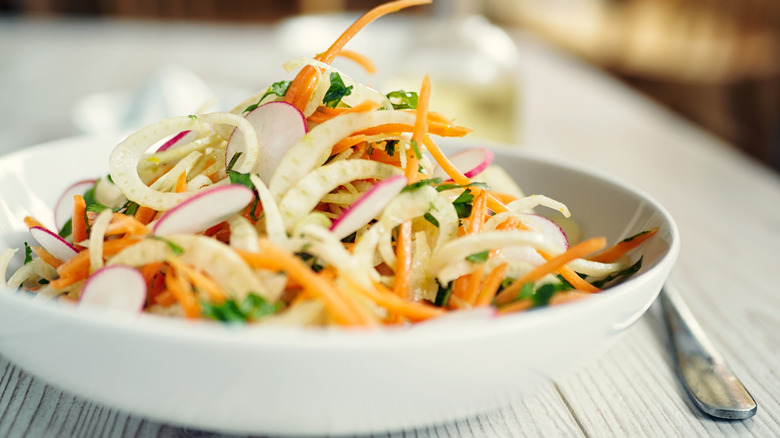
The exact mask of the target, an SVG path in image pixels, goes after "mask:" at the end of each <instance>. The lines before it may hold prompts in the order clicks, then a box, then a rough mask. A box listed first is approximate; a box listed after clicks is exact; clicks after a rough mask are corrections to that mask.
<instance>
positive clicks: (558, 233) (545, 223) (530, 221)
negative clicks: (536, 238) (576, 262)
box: [520, 213, 569, 251]
mask: <svg viewBox="0 0 780 438" xmlns="http://www.w3.org/2000/svg"><path fill="white" fill-rule="evenodd" d="M521 217H522V219H520V220H521V221H522V222H523V223H524V224H526V225H528V226H529V227H531V229H533V230H534V231H538V232H540V233H542V234H544V237H545V239H547V240H548V241H550V242H553V243H555V244H556V245H560V247H561V248H562V249H563V250H564V251H565V250H567V249H569V238H568V237H566V233H564V232H563V230H562V229H561V227H560V226H558V224H556V223H555V222H553V221H552V220H551V219H548V218H546V217H544V216H539V215H538V214H533V213H523V215H522V216H521Z"/></svg>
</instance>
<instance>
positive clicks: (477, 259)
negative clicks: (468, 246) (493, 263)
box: [466, 250, 490, 263]
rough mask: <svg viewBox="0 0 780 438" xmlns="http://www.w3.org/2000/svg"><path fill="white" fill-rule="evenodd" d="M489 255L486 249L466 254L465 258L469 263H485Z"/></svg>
mask: <svg viewBox="0 0 780 438" xmlns="http://www.w3.org/2000/svg"><path fill="white" fill-rule="evenodd" d="M489 256H490V251H489V250H487V251H482V252H478V253H474V254H471V255H470V256H466V260H468V261H470V262H471V263H485V262H486V261H487V259H488V257H489Z"/></svg>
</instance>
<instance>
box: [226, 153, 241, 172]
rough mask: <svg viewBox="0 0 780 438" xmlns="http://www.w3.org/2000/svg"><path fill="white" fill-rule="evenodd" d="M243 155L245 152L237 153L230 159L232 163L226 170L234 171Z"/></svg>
mask: <svg viewBox="0 0 780 438" xmlns="http://www.w3.org/2000/svg"><path fill="white" fill-rule="evenodd" d="M242 153H243V152H236V153H235V154H233V156H232V157H230V162H229V163H228V165H227V166H226V168H225V169H226V170H227V171H231V170H233V167H234V166H235V165H236V163H237V162H238V159H239V158H240V157H241V154H242Z"/></svg>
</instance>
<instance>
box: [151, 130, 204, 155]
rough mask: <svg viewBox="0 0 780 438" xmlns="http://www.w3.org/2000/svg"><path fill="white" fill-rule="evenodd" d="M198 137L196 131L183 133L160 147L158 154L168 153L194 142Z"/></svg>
mask: <svg viewBox="0 0 780 438" xmlns="http://www.w3.org/2000/svg"><path fill="white" fill-rule="evenodd" d="M196 136H197V134H196V132H195V131H192V130H186V131H182V132H180V133H178V134H176V135H174V136H173V137H171V138H170V139H169V140H168V141H166V142H165V143H163V145H162V146H160V147H159V149H157V152H163V151H167V150H168V149H170V148H173V147H176V146H178V145H182V144H185V143H189V142H191V141H192V140H194V139H195V137H196Z"/></svg>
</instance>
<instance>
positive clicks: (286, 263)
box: [236, 239, 375, 325]
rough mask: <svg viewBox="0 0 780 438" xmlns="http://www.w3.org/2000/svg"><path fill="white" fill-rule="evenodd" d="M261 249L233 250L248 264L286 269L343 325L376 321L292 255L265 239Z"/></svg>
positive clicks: (365, 323) (277, 269) (288, 273)
mask: <svg viewBox="0 0 780 438" xmlns="http://www.w3.org/2000/svg"><path fill="white" fill-rule="evenodd" d="M258 243H259V245H260V252H259V253H253V252H248V251H240V250H239V251H236V252H237V253H238V254H239V255H240V256H241V257H242V258H243V259H244V260H245V261H246V262H247V263H249V265H250V266H253V267H256V268H265V269H268V268H270V269H271V270H275V271H277V272H278V271H285V272H286V273H287V275H288V276H289V277H290V278H291V279H293V280H294V281H295V282H296V283H298V284H300V285H301V286H302V287H303V288H304V289H306V290H307V291H308V292H309V293H311V294H312V296H315V297H317V298H320V299H322V301H323V302H324V304H325V308H326V309H327V311H328V314H329V315H330V316H331V318H333V320H334V321H335V322H336V323H338V324H342V325H373V324H374V323H375V321H373V320H371V319H369V318H367V317H365V315H364V314H362V313H359V312H358V311H356V310H355V305H357V306H359V305H360V304H358V303H355V304H354V305H351V304H350V303H349V302H348V301H349V300H350V297H346V296H345V295H344V294H343V293H342V292H341V291H340V290H339V289H338V288H337V287H336V286H335V285H334V284H333V283H331V282H329V281H326V280H325V279H324V278H322V277H320V276H319V275H317V274H316V273H315V272H314V271H312V270H311V268H310V267H309V266H308V265H307V264H306V263H304V262H303V261H302V260H301V259H299V258H297V257H296V256H295V255H293V254H290V253H288V252H287V251H285V250H283V249H281V248H279V247H278V246H276V245H275V244H274V243H272V242H270V241H269V240H267V239H261V240H260V241H259V242H258Z"/></svg>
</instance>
